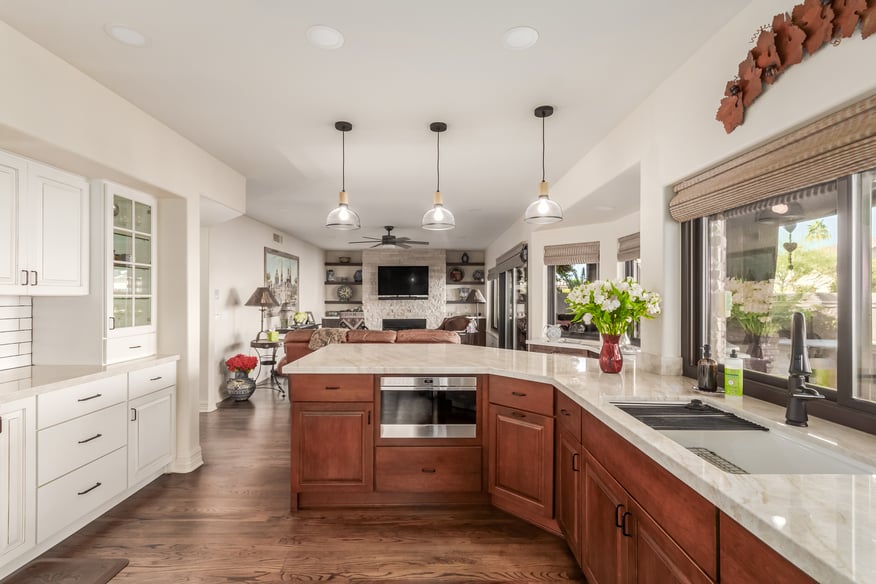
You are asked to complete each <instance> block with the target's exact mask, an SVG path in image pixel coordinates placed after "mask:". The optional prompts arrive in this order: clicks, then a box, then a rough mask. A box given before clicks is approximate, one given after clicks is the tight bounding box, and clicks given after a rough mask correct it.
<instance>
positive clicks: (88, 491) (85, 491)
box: [76, 483, 100, 495]
mask: <svg viewBox="0 0 876 584" xmlns="http://www.w3.org/2000/svg"><path fill="white" fill-rule="evenodd" d="M99 486H100V483H94V486H93V487H88V488H87V489H85V490H84V491H79V492H78V493H76V494H77V495H84V494H85V493H90V492H91V491H93V490H94V489H96V488H97V487H99Z"/></svg>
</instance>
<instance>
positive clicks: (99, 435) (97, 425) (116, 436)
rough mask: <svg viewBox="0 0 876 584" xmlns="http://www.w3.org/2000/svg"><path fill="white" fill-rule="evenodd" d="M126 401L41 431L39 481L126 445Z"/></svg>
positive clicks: (65, 472) (39, 438) (48, 478)
mask: <svg viewBox="0 0 876 584" xmlns="http://www.w3.org/2000/svg"><path fill="white" fill-rule="evenodd" d="M127 411H128V408H127V406H126V405H125V404H124V403H121V404H116V405H114V406H111V407H108V408H105V409H102V410H99V411H96V412H92V413H90V414H87V415H85V416H79V417H78V418H74V419H73V420H70V421H68V422H64V423H62V424H56V425H54V426H52V427H51V428H46V429H45V430H40V432H39V434H38V436H37V444H38V446H37V452H38V454H37V481H38V484H40V485H44V484H46V483H48V482H49V481H52V480H54V479H56V478H58V477H59V476H61V475H63V474H67V473H68V472H70V471H71V470H73V469H76V468H79V467H80V466H83V465H85V464H88V463H89V462H91V461H93V460H96V459H98V458H100V457H101V456H104V455H105V454H109V453H110V452H112V451H113V450H116V449H117V448H119V447H121V446H124V445H125V443H126V440H127V437H128V423H127V416H126V414H127Z"/></svg>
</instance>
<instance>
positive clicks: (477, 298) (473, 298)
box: [465, 288, 487, 333]
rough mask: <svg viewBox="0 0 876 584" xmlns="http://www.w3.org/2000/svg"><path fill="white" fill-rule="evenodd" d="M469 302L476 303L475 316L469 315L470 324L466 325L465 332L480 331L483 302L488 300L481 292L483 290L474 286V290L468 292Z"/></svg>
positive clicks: (467, 300) (467, 299)
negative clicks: (479, 321)
mask: <svg viewBox="0 0 876 584" xmlns="http://www.w3.org/2000/svg"><path fill="white" fill-rule="evenodd" d="M465 301H466V302H468V303H469V304H474V305H475V314H476V315H475V316H473V317H469V321H468V326H467V327H465V332H467V333H476V332H478V321H477V319H478V317H480V315H481V304H482V303H485V302H486V301H487V299H486V298H484V295H483V294H481V291H480V290H478V289H477V288H472V291H471V292H469V293H468V297H467V298H466V299H465Z"/></svg>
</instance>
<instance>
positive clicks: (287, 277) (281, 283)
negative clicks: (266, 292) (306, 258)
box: [265, 247, 298, 316]
mask: <svg viewBox="0 0 876 584" xmlns="http://www.w3.org/2000/svg"><path fill="white" fill-rule="evenodd" d="M265 286H267V287H268V288H269V289H270V290H271V292H272V293H273V294H274V298H276V299H277V302H279V303H280V306H278V307H276V309H275V310H272V311H271V312H272V314H271V316H273V315H274V314H275V312H276V310H291V311H293V312H297V311H298V257H297V256H294V255H291V254H288V253H285V252H282V251H278V250H276V249H271V248H269V247H266V248H265Z"/></svg>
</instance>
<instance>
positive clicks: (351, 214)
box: [325, 122, 359, 231]
mask: <svg viewBox="0 0 876 584" xmlns="http://www.w3.org/2000/svg"><path fill="white" fill-rule="evenodd" d="M335 129H336V130H338V131H339V132H340V133H341V192H339V193H338V206H337V208H336V209H334V210H333V211H332V212H331V213H329V214H328V217H326V218H325V226H326V227H328V228H329V229H337V230H338V231H350V230H352V229H359V215H358V214H357V213H356V212H355V211H354V210H352V209H351V208H350V199H348V198H347V188H346V165H347V160H346V144H345V142H344V134H346V133H347V132H349V131H350V130H352V129H353V124H351V123H350V122H335Z"/></svg>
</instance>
